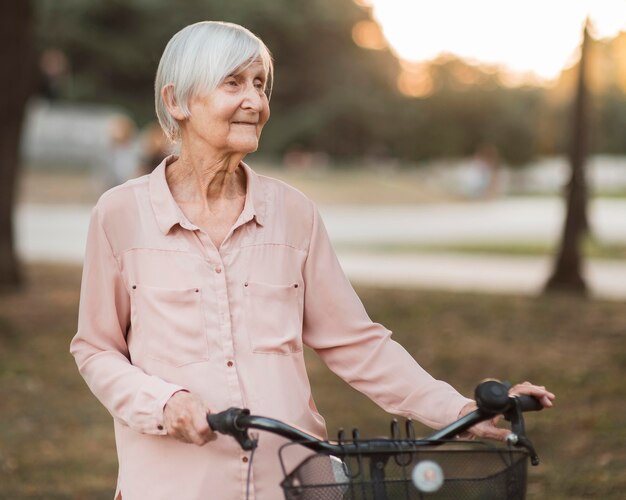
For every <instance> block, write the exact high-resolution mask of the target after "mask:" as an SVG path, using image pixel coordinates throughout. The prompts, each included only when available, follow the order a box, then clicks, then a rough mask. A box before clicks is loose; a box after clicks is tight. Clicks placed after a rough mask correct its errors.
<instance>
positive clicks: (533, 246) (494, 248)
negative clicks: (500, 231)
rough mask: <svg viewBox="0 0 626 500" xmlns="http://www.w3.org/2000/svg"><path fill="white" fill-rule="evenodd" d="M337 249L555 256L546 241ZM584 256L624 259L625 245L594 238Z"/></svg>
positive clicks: (587, 243) (345, 246) (343, 247)
mask: <svg viewBox="0 0 626 500" xmlns="http://www.w3.org/2000/svg"><path fill="white" fill-rule="evenodd" d="M337 249H338V250H345V251H354V252H365V253H369V252H374V253H385V254H418V253H442V252H452V253H461V254H473V255H485V254H488V255H504V256H513V257H526V256H538V257H544V256H552V255H554V253H555V248H554V245H551V244H549V243H547V242H543V243H542V242H536V243H534V242H530V241H524V242H521V241H520V242H514V241H511V242H507V243H497V242H487V243H475V244H474V243H446V244H438V245H431V244H423V243H367V244H362V243H354V244H351V243H341V244H338V245H337ZM583 255H584V257H585V258H587V259H606V260H624V259H626V245H623V244H617V243H615V244H609V243H602V242H599V241H597V240H593V239H591V238H589V239H587V240H586V241H585V244H584V246H583Z"/></svg>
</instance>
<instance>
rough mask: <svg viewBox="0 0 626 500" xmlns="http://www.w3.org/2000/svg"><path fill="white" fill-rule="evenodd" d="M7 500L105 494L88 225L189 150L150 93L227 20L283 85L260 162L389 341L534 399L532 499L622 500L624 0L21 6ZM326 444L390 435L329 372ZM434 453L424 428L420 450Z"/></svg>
mask: <svg viewBox="0 0 626 500" xmlns="http://www.w3.org/2000/svg"><path fill="white" fill-rule="evenodd" d="M0 6H2V7H3V9H2V12H3V14H2V17H1V18H0V26H1V27H2V30H0V39H2V41H3V43H2V44H0V45H1V47H0V54H1V56H0V57H1V60H2V66H1V67H2V68H3V76H2V78H0V89H1V90H2V92H0V110H2V114H3V117H4V119H3V122H2V123H0V176H2V177H1V180H2V182H1V183H0V191H1V193H2V196H0V287H1V288H2V301H0V400H1V401H2V404H0V418H1V419H2V421H3V423H4V425H3V426H1V428H0V498H110V497H111V496H112V494H113V491H114V483H115V473H116V456H115V451H114V444H113V442H112V426H111V422H110V416H109V415H108V414H107V413H106V411H105V410H104V409H103V408H101V407H100V405H99V403H98V402H97V401H96V400H95V399H94V398H93V396H91V395H90V394H89V392H88V391H87V389H86V388H85V387H84V383H83V382H82V380H81V379H80V378H79V376H78V374H77V372H76V369H75V366H74V364H73V360H72V359H71V357H70V356H69V354H67V345H68V343H69V340H70V338H71V336H72V335H73V333H74V329H75V322H76V311H77V301H78V292H79V283H80V265H81V262H82V254H83V251H84V243H85V237H86V231H87V224H88V220H89V214H90V210H91V207H92V206H93V205H94V203H95V202H96V201H97V199H98V197H99V196H100V195H101V194H102V193H103V192H104V191H105V190H107V189H109V188H111V187H113V186H115V185H117V184H120V183H122V182H124V181H125V180H127V179H130V178H132V177H136V176H138V175H144V174H146V173H149V172H150V171H151V170H152V169H153V168H154V167H155V166H156V165H157V164H158V163H160V161H161V160H162V158H163V157H164V156H165V155H166V154H169V153H170V152H171V151H172V147H171V145H170V144H168V143H167V142H166V141H165V140H164V138H163V136H162V134H161V132H160V129H159V128H158V124H157V123H156V122H155V116H154V94H153V82H154V74H155V72H156V67H157V65H158V61H159V58H160V55H161V53H162V51H163V49H164V47H165V44H166V43H167V41H168V40H169V39H170V37H171V36H172V35H173V34H174V33H175V32H177V31H178V30H180V29H181V28H182V27H184V26H185V25H187V24H191V23H194V22H197V21H200V20H224V21H230V22H235V23H239V24H242V25H243V26H245V27H247V28H249V29H250V30H251V31H253V32H254V33H256V34H257V35H259V36H260V37H261V38H262V39H263V40H264V42H265V43H266V44H267V45H268V47H269V49H270V50H271V52H272V54H273V57H274V60H275V66H276V74H275V79H274V82H273V91H272V96H271V110H272V117H271V120H270V121H269V123H268V124H267V126H266V127H265V129H264V131H263V137H262V139H261V146H260V148H259V151H258V152H257V153H255V154H254V155H251V156H249V157H248V159H247V162H248V163H249V164H250V165H251V166H252V167H253V168H255V169H256V170H257V171H259V172H261V173H265V174H268V175H271V176H274V177H278V178H280V179H283V180H285V181H286V182H288V183H290V184H292V185H294V186H296V187H298V188H299V189H301V190H302V191H303V192H304V193H305V194H307V195H308V196H309V197H311V198H312V199H313V200H315V201H316V202H317V203H318V204H319V206H320V208H321V211H322V214H323V216H324V220H325V222H326V225H327V227H328V230H329V232H330V235H331V238H332V239H333V243H334V245H335V248H336V250H337V252H338V254H339V257H340V260H341V262H342V265H343V266H344V269H345V270H346V272H347V274H348V275H349V277H350V278H351V280H352V281H353V283H354V284H355V286H356V287H357V291H358V292H359V294H360V295H361V297H362V298H363V300H364V302H365V305H366V307H367V309H368V311H369V313H370V315H371V317H372V318H373V319H374V320H375V321H379V322H382V323H383V324H385V325H386V326H388V327H389V328H390V329H392V330H393V331H394V333H395V337H396V338H397V339H398V340H399V341H400V342H401V343H402V344H403V345H405V346H406V347H407V349H408V350H409V351H411V352H412V353H413V354H414V355H415V357H416V358H417V359H418V360H419V361H420V363H421V364H422V365H423V366H425V367H426V368H427V369H428V370H429V371H430V372H431V373H433V374H434V375H435V376H437V377H440V378H444V379H446V380H448V381H450V382H451V383H453V385H455V386H456V387H458V388H460V389H461V390H462V391H463V392H465V393H466V394H471V391H472V389H473V387H474V385H475V384H476V383H477V382H478V381H479V380H480V379H482V378H484V377H488V376H489V377H498V378H503V379H509V380H513V381H518V380H525V379H532V380H536V381H539V382H541V383H543V384H546V385H548V386H550V387H551V388H553V389H554V390H555V392H557V393H558V396H559V405H558V407H557V408H556V409H555V410H554V411H551V412H547V413H546V414H540V415H537V416H535V415H533V416H532V417H531V418H530V419H529V423H528V426H529V429H530V431H531V435H532V436H536V441H537V447H538V449H539V453H540V455H543V456H544V464H543V465H542V466H541V467H540V468H538V469H533V471H532V473H531V483H530V486H529V488H530V489H529V493H530V496H532V497H534V498H591V497H596V498H622V495H623V491H625V489H626V474H625V473H624V470H625V466H626V452H625V451H624V449H625V446H624V445H626V430H625V426H624V425H623V423H624V419H623V417H622V415H623V412H624V411H625V410H626V405H625V404H624V401H625V400H626V391H625V390H624V388H623V384H622V382H621V380H622V379H621V377H623V375H624V369H625V368H626V309H625V308H624V301H625V300H626V260H625V258H626V1H624V0H595V1H587V0H552V1H550V2H545V1H543V2H541V1H537V0H526V1H524V2H520V1H509V2H502V1H496V0H474V1H472V2H462V1H454V0H439V1H438V2H425V1H408V0H306V1H305V0H297V1H294V0H265V1H264V2H258V1H254V0H233V1H230V2H216V1H208V0H188V1H186V2H171V1H165V0H126V1H121V0H72V1H69V0H67V1H64V2H59V1H54V0H30V1H22V2H11V1H5V0H2V1H0ZM309 354H310V355H309V358H310V359H309V364H310V372H311V379H312V383H313V391H314V394H316V395H317V400H318V403H319V405H318V406H319V407H320V408H321V410H322V413H323V414H324V415H325V416H327V420H328V426H329V430H330V431H331V432H334V429H335V428H337V427H339V426H344V427H350V426H352V425H362V427H363V430H364V431H365V432H367V433H369V434H370V435H373V434H382V433H385V432H386V427H385V426H386V422H387V420H388V417H387V416H385V415H383V414H382V412H381V411H380V410H379V409H377V408H375V407H373V405H372V404H371V403H370V402H368V401H366V400H365V399H364V398H363V397H362V396H360V395H358V394H356V393H354V392H353V391H352V390H351V389H349V388H347V387H346V386H345V384H343V383H341V382H340V381H338V380H337V379H336V378H335V377H334V375H332V374H330V373H328V371H327V370H326V369H325V368H324V367H323V366H321V365H320V363H319V361H318V360H317V359H316V357H315V356H314V354H312V353H309ZM424 432H426V431H425V430H424Z"/></svg>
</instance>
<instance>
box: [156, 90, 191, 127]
mask: <svg viewBox="0 0 626 500" xmlns="http://www.w3.org/2000/svg"><path fill="white" fill-rule="evenodd" d="M161 99H163V104H165V107H166V108H167V110H168V111H169V112H170V115H172V117H173V118H174V119H176V120H178V121H182V120H184V119H185V118H187V116H186V115H185V113H183V110H182V109H180V106H179V105H178V103H177V102H176V97H175V96H174V84H172V83H168V84H167V85H165V86H164V87H163V88H162V89H161Z"/></svg>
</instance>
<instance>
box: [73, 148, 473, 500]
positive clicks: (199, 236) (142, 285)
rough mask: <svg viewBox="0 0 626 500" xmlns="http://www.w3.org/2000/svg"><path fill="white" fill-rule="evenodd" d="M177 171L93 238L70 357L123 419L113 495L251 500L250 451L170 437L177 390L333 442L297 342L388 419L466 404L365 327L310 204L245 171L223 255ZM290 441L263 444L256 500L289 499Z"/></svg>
mask: <svg viewBox="0 0 626 500" xmlns="http://www.w3.org/2000/svg"><path fill="white" fill-rule="evenodd" d="M172 160H173V157H169V158H167V159H166V160H164V161H163V163H161V165H159V166H158V167H157V168H156V170H155V171H154V172H153V173H152V174H150V175H149V176H144V177H141V178H138V179H135V180H132V181H129V182H127V183H125V184H124V185H122V186H119V187H116V188H113V189H111V190H110V191H108V192H107V193H105V194H104V195H103V196H102V198H101V199H100V201H99V202H98V204H97V205H96V207H95V208H94V210H93V214H92V219H91V224H90V228H89V236H88V241H87V250H86V256H85V263H84V270H83V280H82V287H81V298H80V311H79V319H78V333H77V334H76V336H75V337H74V339H73V341H72V344H71V352H72V354H73V355H74V357H75V359H76V362H77V364H78V368H79V370H80V373H81V374H82V376H83V377H84V378H85V380H86V382H87V384H88V385H89V387H90V389H91V390H92V391H93V393H94V394H95V395H96V396H97V397H98V399H99V400H100V401H101V402H102V404H104V406H105V407H106V408H107V409H108V410H109V412H110V413H111V415H112V416H113V419H114V425H115V438H116V445H117V453H118V459H119V477H118V484H117V498H119V497H120V496H121V497H123V498H124V499H125V500H146V499H150V500H156V499H167V500H171V499H177V500H187V499H189V500H192V499H193V500H195V499H209V498H211V499H219V500H230V499H233V500H234V499H241V498H244V497H245V491H246V476H247V473H248V462H249V458H248V455H249V454H248V453H246V452H243V451H242V450H241V449H240V448H239V446H238V444H237V443H236V442H235V441H234V439H232V438H230V437H228V436H220V437H219V438H218V439H217V440H216V441H213V442H210V443H208V444H206V445H205V446H202V447H198V446H195V445H192V444H185V443H182V442H179V441H176V440H175V439H173V438H170V437H168V436H167V435H166V431H165V430H164V427H163V407H164V405H165V403H166V402H167V400H168V399H169V398H170V396H171V395H172V394H173V393H174V392H176V391H178V390H181V389H186V390H188V391H191V392H192V393H196V394H198V395H199V396H200V397H202V398H203V399H204V400H206V401H207V403H208V404H209V405H210V408H211V409H212V411H214V412H217V411H221V410H224V409H226V408H229V407H231V406H237V407H246V408H250V410H251V411H252V413H254V414H259V415H264V416H269V417H274V418H278V419H281V420H284V421H285V422H288V423H290V424H292V425H295V426H298V427H300V428H302V429H303V430H305V431H308V432H309V433H312V434H315V435H318V436H322V437H323V436H325V435H326V430H325V425H324V419H323V418H322V416H321V415H320V414H319V413H318V412H317V409H316V407H315V403H314V402H313V398H312V396H311V388H310V385H309V380H308V378H307V373H306V368H305V365H304V358H303V352H302V348H303V345H307V346H309V347H311V348H313V349H314V350H315V351H316V352H317V353H318V354H319V355H320V356H321V358H322V359H323V360H324V362H325V363H326V364H327V365H328V366H329V367H330V369H331V370H333V371H334V372H335V373H337V374H338V375H339V376H340V377H341V378H343V379H344V380H345V381H346V382H348V383H349V384H351V385H352V386H353V387H355V388H356V389H358V390H359V391H361V392H363V393H365V394H366V395H367V396H369V397H370V398H371V399H372V400H374V401H375V402H376V403H378V404H379V405H380V406H381V407H383V408H384V409H385V410H387V411H389V412H391V413H394V414H398V415H403V416H406V417H411V418H414V419H417V420H420V421H422V422H424V423H426V424H427V425H430V426H433V427H438V426H442V425H443V424H446V423H448V422H450V421H452V420H454V419H455V418H456V417H457V415H458V413H459V411H460V409H461V407H462V406H463V405H464V404H465V403H466V402H467V401H468V400H467V399H465V398H463V397H462V396H461V395H459V394H458V393H457V392H456V391H455V390H454V389H453V388H452V387H450V386H449V385H448V384H445V383H444V382H441V381H437V380H435V379H433V378H432V377H431V376H430V375H428V374H427V373H426V372H425V371H424V370H423V369H422V368H421V367H420V366H419V365H418V364H417V363H416V362H415V361H414V360H413V359H412V358H411V356H410V355H409V354H408V353H407V352H406V351H405V350H404V349H403V348H402V347H401V346H400V345H399V344H397V343H396V342H394V341H393V340H391V332H389V331H388V330H386V329H385V328H384V327H382V326H381V325H379V324H376V323H373V322H372V321H371V320H370V319H369V317H368V316H367V313H366V312H365V310H364V308H363V306H362V304H361V302H360V300H359V299H358V297H357V296H356V294H355V292H354V290H353V289H352V287H351V285H350V283H349V281H348V279H347V278H346V276H345V275H344V273H343V271H342V270H341V267H340V266H339V263H338V261H337V258H336V256H335V253H334V251H333V249H332V246H331V243H330V241H329V238H328V235H327V233H326V230H325V229H324V225H323V224H322V221H321V219H320V216H319V213H318V211H317V209H316V207H315V205H314V204H313V203H312V202H311V201H310V200H309V199H308V198H306V197H305V196H304V195H302V194H301V193H300V192H298V191H297V190H295V189H293V188H291V187H289V186H287V185H285V184H284V183H282V182H280V181H277V180H274V179H270V178H267V177H263V176H260V175H257V174H255V173H254V172H253V171H252V170H251V169H250V168H249V167H248V166H246V165H243V164H242V168H243V169H244V170H245V172H246V176H247V190H246V199H245V204H244V208H243V211H242V213H241V215H240V216H239V218H238V220H237V222H236V223H235V224H234V226H233V228H232V230H231V231H230V233H229V234H228V236H227V237H226V239H225V240H224V242H223V243H222V245H221V246H220V248H216V247H215V245H213V243H212V242H211V240H210V238H209V237H208V236H207V234H206V233H204V232H203V231H202V230H201V229H199V228H198V227H196V226H194V225H193V224H192V223H191V222H189V220H188V219H187V218H186V217H185V216H184V214H183V213H182V211H181V210H180V208H179V207H178V206H177V204H176V202H175V201H174V198H173V197H172V194H171V193H170V190H169V188H168V185H167V182H166V178H165V169H166V168H167V164H168V163H170V162H171V161H172ZM357 424H358V422H346V425H357ZM282 442H283V441H282V439H280V438H277V437H274V436H272V435H269V434H264V433H261V436H260V441H259V448H258V450H257V451H256V453H255V456H254V461H253V462H254V463H253V466H252V476H251V477H252V481H251V485H250V487H251V495H250V496H251V498H256V499H257V500H275V499H278V498H281V497H282V493H281V492H280V490H279V487H278V484H279V482H280V480H281V479H282V474H281V472H280V467H279V463H278V459H277V448H278V446H279V444H282Z"/></svg>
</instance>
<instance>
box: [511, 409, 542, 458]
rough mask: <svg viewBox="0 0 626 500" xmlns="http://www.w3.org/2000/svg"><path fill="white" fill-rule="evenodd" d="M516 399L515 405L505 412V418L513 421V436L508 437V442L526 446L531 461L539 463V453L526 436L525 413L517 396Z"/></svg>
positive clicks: (522, 446)
mask: <svg viewBox="0 0 626 500" xmlns="http://www.w3.org/2000/svg"><path fill="white" fill-rule="evenodd" d="M512 399H513V400H514V404H513V407H512V408H511V409H510V410H508V411H507V412H506V413H505V414H504V418H505V420H507V421H508V422H511V431H512V433H513V436H514V437H513V436H511V437H510V438H507V442H508V443H509V444H512V445H513V446H516V447H518V448H525V449H526V450H527V451H528V453H529V455H530V463H531V464H532V465H539V455H537V451H536V450H535V447H534V446H533V444H532V442H531V440H530V439H529V438H528V436H526V426H525V424H524V415H523V413H522V409H521V408H520V403H519V400H518V399H517V398H515V397H514V398H512Z"/></svg>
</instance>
